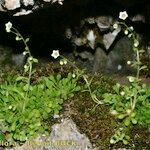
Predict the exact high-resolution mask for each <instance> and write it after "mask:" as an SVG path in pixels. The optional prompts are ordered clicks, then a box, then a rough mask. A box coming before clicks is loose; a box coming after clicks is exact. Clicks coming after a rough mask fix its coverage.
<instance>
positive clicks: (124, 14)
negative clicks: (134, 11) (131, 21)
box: [119, 11, 128, 20]
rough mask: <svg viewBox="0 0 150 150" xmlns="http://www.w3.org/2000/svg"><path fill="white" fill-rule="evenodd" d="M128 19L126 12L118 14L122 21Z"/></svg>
mask: <svg viewBox="0 0 150 150" xmlns="http://www.w3.org/2000/svg"><path fill="white" fill-rule="evenodd" d="M127 17H128V14H127V12H126V11H123V12H120V13H119V18H120V19H122V20H125V19H126V18H127Z"/></svg>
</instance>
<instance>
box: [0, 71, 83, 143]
mask: <svg viewBox="0 0 150 150" xmlns="http://www.w3.org/2000/svg"><path fill="white" fill-rule="evenodd" d="M9 79H10V80H9ZM12 79H13V80H12ZM25 80H26V78H25V77H24V78H23V77H19V79H18V77H13V78H12V77H9V78H8V77H7V80H6V81H5V83H2V84H1V85H0V107H1V109H0V124H1V131H2V133H4V134H5V138H6V140H7V141H13V140H18V141H25V140H27V139H32V138H34V137H36V136H37V135H38V134H40V133H44V134H46V133H48V125H47V124H46V120H48V119H50V118H51V117H52V116H53V115H54V114H58V113H59V111H60V110H61V105H62V103H63V100H66V99H67V98H69V97H72V96H73V94H74V92H77V91H79V90H80V86H78V85H77V78H72V74H71V73H69V74H68V76H67V77H66V78H62V77H61V75H56V76H53V75H51V76H49V77H42V78H41V79H40V80H39V81H38V82H37V84H35V85H32V84H31V85H30V86H29V89H28V88H27V85H28V84H27V82H24V81H25Z"/></svg>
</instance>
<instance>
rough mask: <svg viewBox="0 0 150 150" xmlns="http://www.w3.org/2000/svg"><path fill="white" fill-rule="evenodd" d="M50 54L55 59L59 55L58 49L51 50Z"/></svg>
mask: <svg viewBox="0 0 150 150" xmlns="http://www.w3.org/2000/svg"><path fill="white" fill-rule="evenodd" d="M51 56H52V57H54V58H55V59H56V58H57V57H59V56H60V55H59V50H53V53H52V54H51Z"/></svg>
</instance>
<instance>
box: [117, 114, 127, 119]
mask: <svg viewBox="0 0 150 150" xmlns="http://www.w3.org/2000/svg"><path fill="white" fill-rule="evenodd" d="M124 117H126V114H119V115H118V116H117V118H118V119H123V118H124Z"/></svg>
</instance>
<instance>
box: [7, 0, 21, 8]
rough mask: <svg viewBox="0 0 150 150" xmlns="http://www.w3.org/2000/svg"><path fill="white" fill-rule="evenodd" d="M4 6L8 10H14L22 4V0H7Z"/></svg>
mask: <svg viewBox="0 0 150 150" xmlns="http://www.w3.org/2000/svg"><path fill="white" fill-rule="evenodd" d="M4 6H5V7H6V9H8V10H13V9H16V8H19V7H20V6H21V4H20V0H5V2H4Z"/></svg>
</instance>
